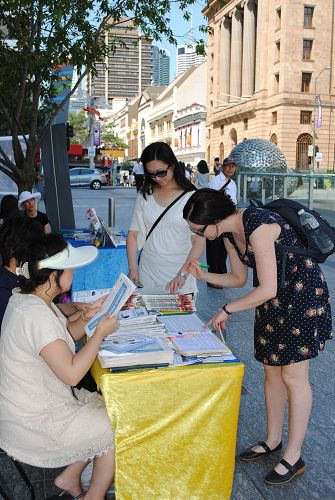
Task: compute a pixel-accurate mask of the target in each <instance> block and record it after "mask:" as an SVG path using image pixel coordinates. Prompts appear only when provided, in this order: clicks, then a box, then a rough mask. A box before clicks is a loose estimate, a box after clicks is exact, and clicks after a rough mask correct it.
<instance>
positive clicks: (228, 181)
mask: <svg viewBox="0 0 335 500" xmlns="http://www.w3.org/2000/svg"><path fill="white" fill-rule="evenodd" d="M230 182H231V179H228V180H227V182H226V183H225V184H224V185H223V186H222V188H221V189H219V191H224V190H225V189H226V187H227V186H228V184H229V183H230Z"/></svg>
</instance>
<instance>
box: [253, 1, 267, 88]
mask: <svg viewBox="0 0 335 500" xmlns="http://www.w3.org/2000/svg"><path fill="white" fill-rule="evenodd" d="M264 30H265V32H264ZM267 30H268V26H266V6H265V4H264V0H257V30H256V66H255V92H259V91H260V90H262V89H263V88H264V72H265V71H266V68H265V65H266V46H267V44H266V40H267Z"/></svg>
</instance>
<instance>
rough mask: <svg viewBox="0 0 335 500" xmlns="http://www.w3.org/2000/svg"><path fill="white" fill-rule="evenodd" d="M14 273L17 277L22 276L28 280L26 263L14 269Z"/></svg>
mask: <svg viewBox="0 0 335 500" xmlns="http://www.w3.org/2000/svg"><path fill="white" fill-rule="evenodd" d="M15 273H16V274H17V276H23V277H24V278H26V279H27V280H29V279H30V274H29V267H28V262H24V263H23V264H22V266H19V267H17V268H16V269H15Z"/></svg>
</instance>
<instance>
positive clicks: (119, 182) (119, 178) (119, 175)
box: [115, 167, 121, 186]
mask: <svg viewBox="0 0 335 500" xmlns="http://www.w3.org/2000/svg"><path fill="white" fill-rule="evenodd" d="M115 179H116V185H117V186H121V172H120V167H117V168H116V175H115Z"/></svg>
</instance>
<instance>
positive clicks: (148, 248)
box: [127, 142, 205, 293]
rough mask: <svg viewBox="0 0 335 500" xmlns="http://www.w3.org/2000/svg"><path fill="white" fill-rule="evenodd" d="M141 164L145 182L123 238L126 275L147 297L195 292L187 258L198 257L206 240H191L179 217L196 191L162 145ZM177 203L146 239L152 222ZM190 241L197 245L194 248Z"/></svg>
mask: <svg viewBox="0 0 335 500" xmlns="http://www.w3.org/2000/svg"><path fill="white" fill-rule="evenodd" d="M141 162H142V164H143V168H144V183H143V186H142V188H141V191H140V192H139V194H138V196H137V200H136V204H135V209H134V214H133V219H132V222H131V225H130V228H129V232H128V237H127V255H128V267H129V277H130V279H132V280H133V281H134V283H135V284H138V285H139V286H142V287H143V288H144V289H145V292H146V293H151V292H154V293H163V292H164V290H167V291H173V292H175V291H177V290H178V291H180V292H181V293H194V292H196V291H197V286H196V280H195V278H194V277H193V276H191V275H190V274H189V273H187V272H186V265H187V264H186V263H187V262H188V261H189V260H190V259H191V258H199V256H200V255H201V254H202V253H203V251H204V246H205V241H204V239H203V238H198V237H196V236H192V232H191V231H190V229H189V227H188V224H187V223H186V221H185V220H184V219H183V208H184V205H185V203H186V202H187V200H188V199H189V198H190V196H191V195H192V194H193V193H194V191H195V187H194V185H193V184H192V183H191V182H190V181H189V180H188V179H186V177H185V174H184V171H183V169H182V168H181V166H180V165H179V163H178V160H177V158H176V157H175V155H174V153H173V151H172V149H171V148H170V146H169V145H168V144H166V143H164V142H154V143H152V144H150V145H149V146H147V147H146V148H145V149H144V151H143V153H142V156H141ZM183 193H184V194H183ZM178 198H179V199H178ZM175 200H177V201H176V202H175V203H174V205H173V206H171V207H170V208H169V210H168V211H167V212H166V213H165V214H164V216H163V217H162V218H161V220H160V221H159V223H158V224H157V225H156V226H155V228H154V229H153V231H152V232H151V234H150V235H149V236H148V234H149V232H150V229H151V228H152V227H153V225H154V223H155V221H156V220H157V219H158V218H159V217H160V216H161V215H162V213H163V212H164V211H165V210H166V208H167V207H169V205H171V203H172V202H174V201H175ZM147 236H148V238H147V239H146V237H147ZM194 239H196V240H197V241H195V242H193V247H192V240H194ZM140 249H142V252H141V256H140V261H139V265H138V266H137V252H138V250H140ZM143 291H144V290H143Z"/></svg>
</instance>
